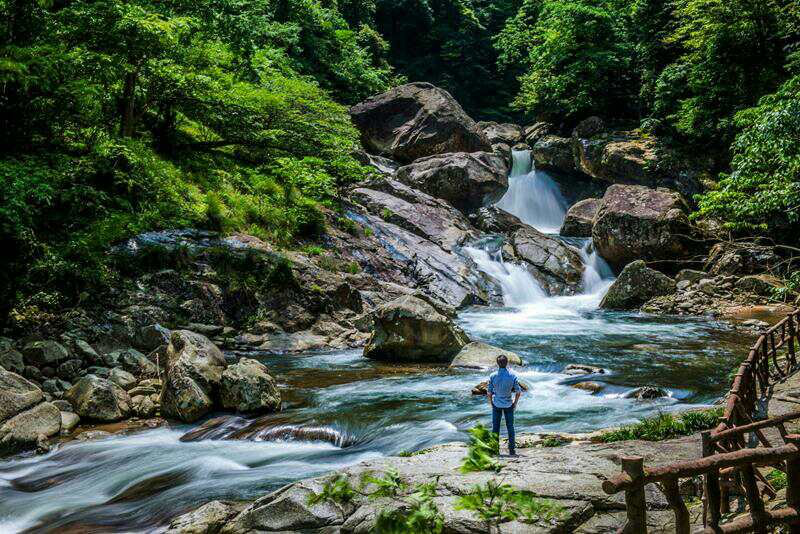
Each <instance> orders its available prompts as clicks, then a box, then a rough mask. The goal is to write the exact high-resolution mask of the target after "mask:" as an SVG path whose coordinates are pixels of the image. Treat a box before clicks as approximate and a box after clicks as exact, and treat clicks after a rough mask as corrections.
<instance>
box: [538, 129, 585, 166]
mask: <svg viewBox="0 0 800 534" xmlns="http://www.w3.org/2000/svg"><path fill="white" fill-rule="evenodd" d="M531 154H532V155H533V160H534V161H535V162H536V167H537V168H539V169H544V170H549V171H557V172H561V173H565V174H573V173H574V172H575V171H576V169H575V158H574V157H573V155H572V140H571V139H568V138H566V137H557V136H555V135H546V136H544V137H542V138H540V139H539V140H538V141H536V143H535V144H534V145H533V148H532V149H531Z"/></svg>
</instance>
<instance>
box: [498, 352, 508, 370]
mask: <svg viewBox="0 0 800 534" xmlns="http://www.w3.org/2000/svg"><path fill="white" fill-rule="evenodd" d="M497 365H498V366H499V367H506V366H507V365H508V356H506V355H505V354H501V355H500V356H498V357H497Z"/></svg>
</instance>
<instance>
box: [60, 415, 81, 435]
mask: <svg viewBox="0 0 800 534" xmlns="http://www.w3.org/2000/svg"><path fill="white" fill-rule="evenodd" d="M80 422H81V418H80V417H79V416H78V415H77V414H75V413H73V412H63V411H62V412H61V433H62V434H69V433H70V432H72V431H73V430H74V429H75V427H76V426H78V424H79V423H80Z"/></svg>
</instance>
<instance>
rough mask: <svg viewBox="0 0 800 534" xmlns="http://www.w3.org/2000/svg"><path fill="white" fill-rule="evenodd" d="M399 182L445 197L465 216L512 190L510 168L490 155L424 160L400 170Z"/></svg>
mask: <svg viewBox="0 0 800 534" xmlns="http://www.w3.org/2000/svg"><path fill="white" fill-rule="evenodd" d="M396 176H397V179H398V180H399V181H401V182H403V183H405V184H407V185H409V186H411V187H413V188H414V189H419V190H420V191H424V192H425V193H427V194H429V195H431V196H434V197H436V198H441V199H444V200H446V201H447V202H449V203H450V204H452V205H453V206H455V207H456V208H458V209H459V210H461V211H462V212H464V213H472V212H474V211H476V210H478V209H479V208H482V207H483V206H487V205H489V204H494V203H495V202H497V201H498V200H500V198H501V197H502V196H503V195H504V194H505V192H506V191H507V190H508V166H507V164H506V161H505V159H504V158H503V157H501V156H498V155H497V154H491V153H489V152H475V153H467V152H457V153H454V154H443V155H437V156H430V157H427V158H422V159H419V160H417V161H415V162H414V163H412V164H410V165H406V166H405V167H400V169H399V170H398V171H397V175H396Z"/></svg>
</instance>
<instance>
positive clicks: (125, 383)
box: [108, 367, 136, 391]
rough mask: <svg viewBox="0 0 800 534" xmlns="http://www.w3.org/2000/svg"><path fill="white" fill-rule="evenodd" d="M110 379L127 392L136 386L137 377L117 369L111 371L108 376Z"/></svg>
mask: <svg viewBox="0 0 800 534" xmlns="http://www.w3.org/2000/svg"><path fill="white" fill-rule="evenodd" d="M108 379H109V380H111V381H112V382H114V383H115V384H116V385H118V386H119V387H121V388H122V389H124V390H125V391H128V390H129V389H131V388H132V387H133V386H135V385H136V377H135V376H133V375H132V374H131V373H129V372H128V371H125V370H123V369H120V368H119V367H115V368H113V369H112V370H111V372H110V373H109V374H108Z"/></svg>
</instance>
